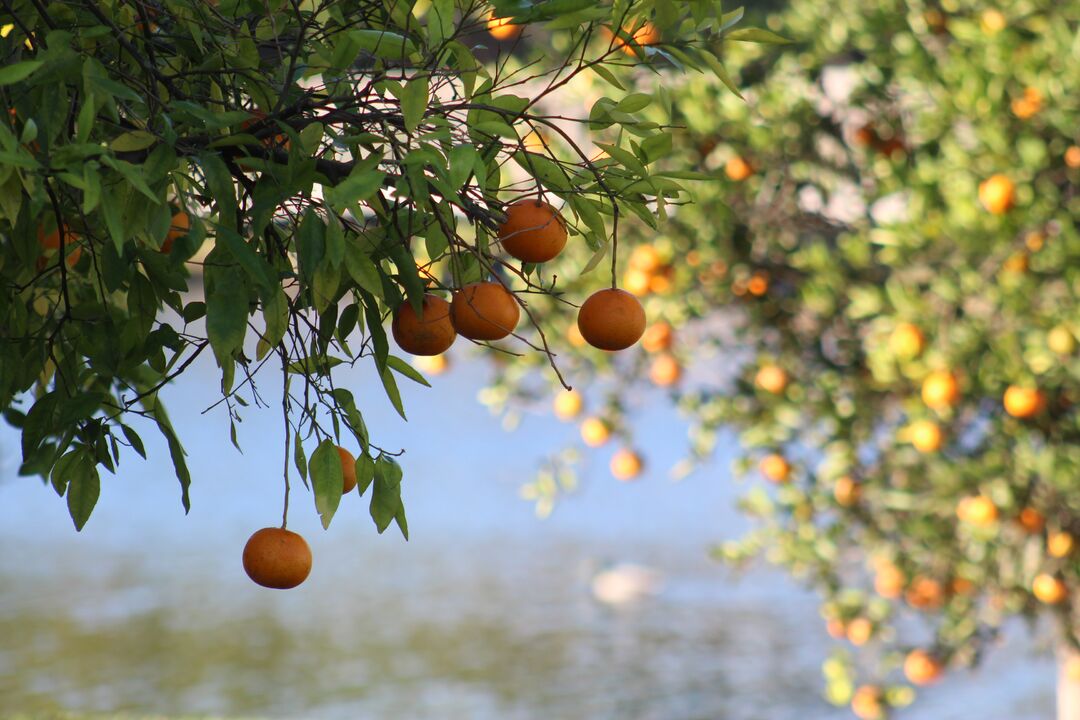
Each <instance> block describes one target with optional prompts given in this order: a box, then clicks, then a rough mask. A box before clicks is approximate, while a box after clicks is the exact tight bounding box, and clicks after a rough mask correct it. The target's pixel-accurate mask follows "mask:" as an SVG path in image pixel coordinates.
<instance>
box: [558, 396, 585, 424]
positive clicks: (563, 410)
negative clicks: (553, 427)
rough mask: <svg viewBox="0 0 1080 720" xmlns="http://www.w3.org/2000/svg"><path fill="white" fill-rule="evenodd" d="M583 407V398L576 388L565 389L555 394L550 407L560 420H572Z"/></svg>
mask: <svg viewBox="0 0 1080 720" xmlns="http://www.w3.org/2000/svg"><path fill="white" fill-rule="evenodd" d="M584 407H585V398H584V397H583V396H582V394H581V393H579V392H578V391H577V390H566V391H563V392H561V393H559V394H558V395H556V396H555V400H554V402H553V403H552V409H553V411H554V412H555V417H557V418H559V419H560V420H563V421H567V420H573V419H574V418H576V417H577V416H578V415H580V414H581V410H582V408H584Z"/></svg>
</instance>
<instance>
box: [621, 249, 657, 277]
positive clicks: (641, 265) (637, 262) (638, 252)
mask: <svg viewBox="0 0 1080 720" xmlns="http://www.w3.org/2000/svg"><path fill="white" fill-rule="evenodd" d="M629 263H630V267H632V268H634V269H635V270H640V271H641V272H643V273H646V274H650V275H651V274H652V273H655V272H659V271H660V270H661V268H663V267H664V260H663V258H662V257H661V256H660V251H659V250H657V249H656V248H655V247H653V246H652V245H638V246H637V247H635V248H634V249H633V251H631V253H630V261H629Z"/></svg>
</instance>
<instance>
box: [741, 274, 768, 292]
mask: <svg viewBox="0 0 1080 720" xmlns="http://www.w3.org/2000/svg"><path fill="white" fill-rule="evenodd" d="M746 292H748V293H750V294H751V295H753V296H754V297H761V296H762V295H764V294H765V293H767V292H769V274H768V273H767V272H763V271H761V270H758V271H757V272H755V273H754V274H753V275H751V276H750V279H749V280H747V281H746Z"/></svg>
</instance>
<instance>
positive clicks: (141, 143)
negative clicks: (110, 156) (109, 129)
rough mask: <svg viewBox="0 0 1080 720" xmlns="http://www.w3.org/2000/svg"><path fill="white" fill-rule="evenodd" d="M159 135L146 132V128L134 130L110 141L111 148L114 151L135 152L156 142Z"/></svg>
mask: <svg viewBox="0 0 1080 720" xmlns="http://www.w3.org/2000/svg"><path fill="white" fill-rule="evenodd" d="M157 140H158V139H157V137H156V136H155V135H154V134H153V133H149V132H146V131H145V130H132V131H131V132H126V133H123V134H121V135H117V136H116V137H115V138H114V139H113V141H112V142H111V143H109V149H110V150H112V151H114V152H135V151H138V150H145V149H146V148H148V147H150V146H151V145H153V144H154V143H156V142H157Z"/></svg>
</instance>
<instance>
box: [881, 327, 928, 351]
mask: <svg viewBox="0 0 1080 720" xmlns="http://www.w3.org/2000/svg"><path fill="white" fill-rule="evenodd" d="M925 345H926V338H925V337H924V336H923V332H922V330H920V329H919V327H918V325H915V324H914V323H909V322H902V323H900V324H898V325H897V326H896V327H895V328H893V331H892V333H891V334H890V335H889V350H891V351H892V354H893V355H895V356H897V357H900V358H904V359H911V358H914V357H918V356H919V354H921V353H922V351H923V348H924V347H925Z"/></svg>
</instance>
